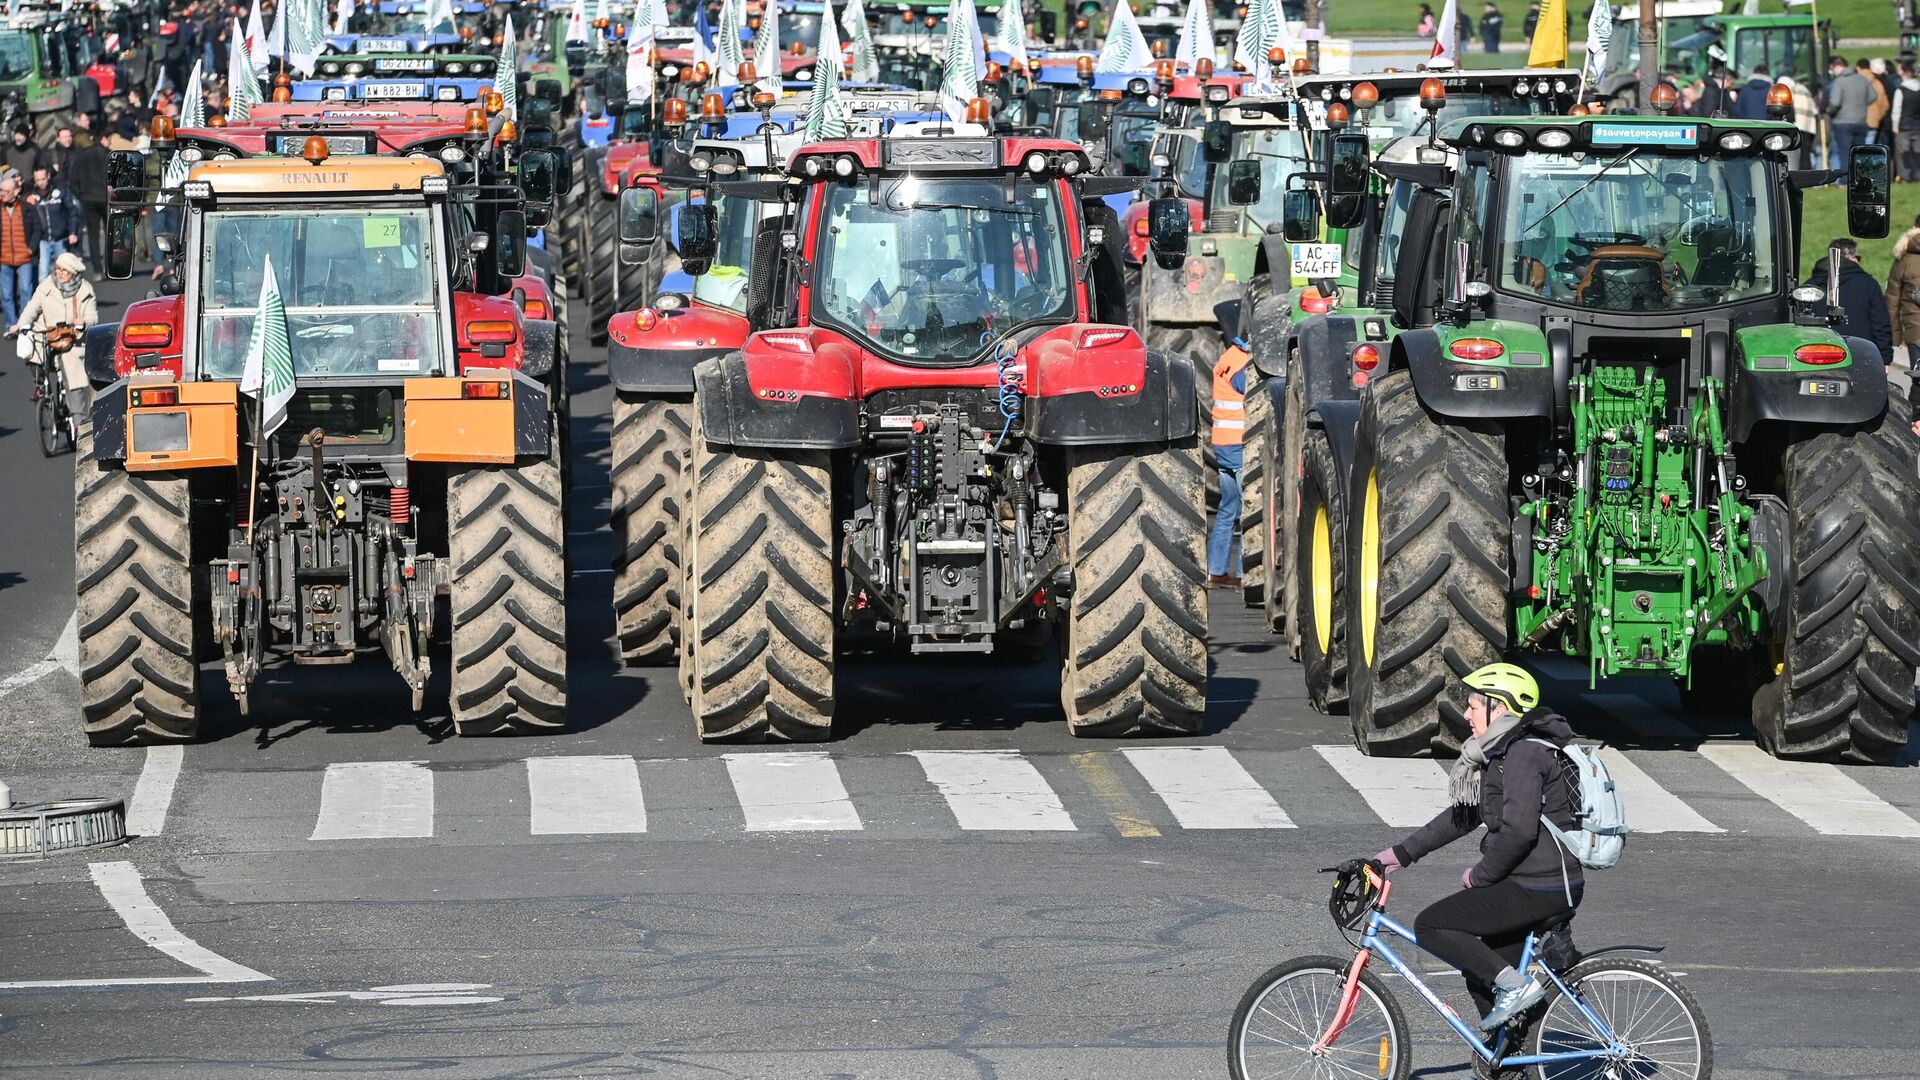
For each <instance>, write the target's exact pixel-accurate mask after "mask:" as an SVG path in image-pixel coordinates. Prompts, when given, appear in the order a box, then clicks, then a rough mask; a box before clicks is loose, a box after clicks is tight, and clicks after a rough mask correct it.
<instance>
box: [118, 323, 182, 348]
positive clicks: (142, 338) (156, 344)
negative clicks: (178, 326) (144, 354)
mask: <svg viewBox="0 0 1920 1080" xmlns="http://www.w3.org/2000/svg"><path fill="white" fill-rule="evenodd" d="M120 343H121V344H122V345H125V346H127V347H128V348H130V349H164V348H166V347H167V346H169V345H171V344H173V326H172V324H171V323H163V322H137V323H128V324H127V325H126V327H125V328H124V329H122V330H121V331H120Z"/></svg>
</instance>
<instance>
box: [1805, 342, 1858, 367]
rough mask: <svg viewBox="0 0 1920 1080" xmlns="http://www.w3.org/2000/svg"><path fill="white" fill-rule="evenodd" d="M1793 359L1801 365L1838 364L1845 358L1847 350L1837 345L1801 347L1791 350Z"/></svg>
mask: <svg viewBox="0 0 1920 1080" xmlns="http://www.w3.org/2000/svg"><path fill="white" fill-rule="evenodd" d="M1793 358H1794V359H1795V360H1798V361H1800V362H1801V363H1803V364H1838V363H1842V362H1844V361H1845V360H1846V358H1847V350H1846V349H1845V348H1844V347H1842V346H1839V345H1802V346H1800V347H1799V348H1797V349H1795V350H1793Z"/></svg>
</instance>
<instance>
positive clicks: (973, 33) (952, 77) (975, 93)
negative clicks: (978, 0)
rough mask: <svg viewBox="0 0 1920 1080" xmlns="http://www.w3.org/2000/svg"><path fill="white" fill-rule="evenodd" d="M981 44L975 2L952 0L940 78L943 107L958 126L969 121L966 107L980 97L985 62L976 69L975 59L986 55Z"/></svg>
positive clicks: (948, 10)
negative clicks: (974, 7) (942, 69)
mask: <svg viewBox="0 0 1920 1080" xmlns="http://www.w3.org/2000/svg"><path fill="white" fill-rule="evenodd" d="M984 52H985V49H984V47H983V46H982V44H981V41H980V20H979V19H977V18H975V17H974V14H973V0H953V3H952V4H951V5H949V6H948V8H947V40H946V45H945V48H944V49H942V50H941V54H940V56H941V62H942V64H943V65H944V71H943V72H942V74H941V76H940V106H941V108H943V109H945V110H946V111H947V117H948V118H949V119H951V120H953V121H954V122H955V123H963V122H965V121H966V118H967V106H968V105H969V104H970V103H971V102H972V101H973V99H974V98H976V97H979V96H980V76H982V75H984V74H985V73H986V62H985V60H984V59H983V60H982V61H981V66H980V67H979V68H975V67H974V63H973V58H974V56H975V55H981V54H984Z"/></svg>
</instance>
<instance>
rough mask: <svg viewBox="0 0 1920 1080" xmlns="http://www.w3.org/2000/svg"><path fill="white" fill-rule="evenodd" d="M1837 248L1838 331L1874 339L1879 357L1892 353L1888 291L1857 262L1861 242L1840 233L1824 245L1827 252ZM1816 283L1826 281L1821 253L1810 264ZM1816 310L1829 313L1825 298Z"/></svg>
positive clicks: (1824, 265)
mask: <svg viewBox="0 0 1920 1080" xmlns="http://www.w3.org/2000/svg"><path fill="white" fill-rule="evenodd" d="M1835 248H1838V249H1839V251H1840V260H1841V261H1840V322H1839V326H1840V330H1841V332H1842V333H1844V334H1846V335H1847V336H1848V337H1857V338H1865V339H1866V340H1868V341H1871V342H1873V344H1874V346H1875V347H1876V348H1878V349H1879V350H1880V356H1881V357H1882V358H1883V359H1885V358H1890V357H1892V356H1893V317H1892V316H1891V315H1890V314H1889V313H1888V311H1887V294H1886V292H1885V290H1884V289H1882V288H1881V285H1880V283H1879V282H1877V281H1875V280H1873V275H1872V274H1869V273H1867V270H1866V268H1865V267H1863V266H1861V265H1860V245H1859V244H1858V243H1856V242H1855V241H1854V240H1853V238H1852V237H1846V236H1843V237H1841V238H1840V239H1838V240H1835V241H1834V242H1833V243H1831V244H1828V245H1827V249H1828V250H1829V251H1831V250H1833V249H1835ZM1812 280H1813V281H1814V282H1815V283H1817V284H1818V283H1824V282H1825V281H1826V280H1827V259H1826V256H1824V255H1823V256H1821V258H1820V261H1818V262H1816V263H1814V264H1813V279H1812ZM1818 310H1819V312H1820V314H1822V315H1826V314H1829V311H1828V309H1827V306H1826V299H1825V297H1824V296H1823V297H1822V298H1821V301H1820V306H1819V309H1818Z"/></svg>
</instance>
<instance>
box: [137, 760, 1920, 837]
mask: <svg viewBox="0 0 1920 1080" xmlns="http://www.w3.org/2000/svg"><path fill="white" fill-rule="evenodd" d="M1601 753H1602V755H1603V756H1604V757H1605V759H1606V760H1607V763H1608V766H1609V768H1610V769H1611V770H1612V773H1613V776H1614V779H1615V780H1616V782H1617V783H1619V785H1620V786H1621V788H1622V790H1623V792H1624V794H1625V797H1626V804H1627V808H1628V815H1629V820H1630V822H1631V824H1632V826H1633V828H1634V831H1635V832H1636V834H1639V835H1643V836H1649V835H1659V834H1694V835H1703V836H1711V835H1721V834H1732V835H1752V836H1801V837H1812V836H1861V837H1897V838H1912V837H1920V820H1917V819H1920V776H1916V775H1915V774H1914V772H1913V770H1905V769H1899V770H1843V769H1841V768H1839V767H1836V766H1831V765H1820V764H1807V763H1791V762H1780V761H1776V760H1774V759H1773V758H1770V757H1768V756H1767V755H1765V754H1764V753H1762V752H1761V751H1760V750H1758V749H1756V748H1754V747H1751V746H1748V745H1745V744H1738V745H1736V744H1732V743H1707V744H1705V745H1703V746H1702V747H1701V748H1700V749H1698V750H1697V751H1693V752H1687V751H1678V750H1620V749H1617V748H1612V747H1608V748H1604V749H1603V750H1602V751H1601ZM316 774H317V775H316ZM180 789H181V793H180V796H179V799H178V802H177V803H176V805H175V807H174V813H173V817H174V819H175V824H174V825H173V826H170V827H169V829H168V832H169V833H170V834H172V835H182V834H191V835H193V836H195V837H196V839H199V838H206V839H210V840H212V841H214V846H215V847H216V848H217V847H220V846H223V845H221V844H220V843H219V841H220V840H221V839H222V838H223V837H224V838H226V839H229V840H232V841H234V842H235V844H236V845H238V844H240V843H242V842H244V843H245V844H246V845H247V846H249V847H252V846H257V845H263V844H264V845H265V846H267V847H271V848H275V849H278V848H296V849H297V848H300V847H304V846H313V845H320V844H333V845H338V844H352V843H357V842H368V841H388V842H395V843H401V842H416V843H417V842H434V843H455V844H459V843H526V842H538V841H542V840H552V839H555V838H575V837H577V838H594V837H598V838H615V839H631V840H635V841H644V840H654V839H664V840H674V839H713V838H725V837H728V836H745V835H757V834H759V835H764V834H773V835H781V834H810V833H837V834H862V835H864V836H867V837H870V838H877V839H928V838H941V837H955V836H964V835H969V834H1003V835H1004V834H1012V835H1030V836H1033V837H1035V838H1039V837H1043V836H1045V835H1049V834H1055V835H1064V834H1081V835H1104V836H1107V837H1118V838H1123V839H1125V838H1143V837H1160V836H1167V835H1173V834H1178V833H1182V832H1194V833H1219V832H1223V831H1229V832H1230V831H1251V832H1262V831H1264V832H1278V831H1286V830H1294V831H1298V830H1315V829H1328V828H1372V829H1377V828H1381V827H1387V828H1392V829H1404V828H1408V827H1412V826H1415V825H1419V824H1422V823H1424V822H1426V821H1427V820H1429V819H1430V818H1431V817H1432V816H1433V815H1434V814H1435V813H1437V812H1439V811H1440V810H1441V809H1442V808H1444V807H1445V805H1446V803H1447V782H1446V766H1445V764H1444V763H1441V762H1436V761H1432V760H1395V759H1381V758H1368V757H1363V756H1362V755H1360V754H1359V753H1358V752H1357V751H1355V750H1354V749H1353V748H1351V747H1349V746H1334V745H1318V746H1310V747H1304V748H1300V749H1293V750H1280V749H1233V748H1228V747H1224V746H1180V745H1145V746H1118V747H1113V748H1111V749H1100V750H1092V751H1081V752H1074V753H1032V752H1025V751H1019V750H918V751H909V752H906V753H899V754H864V755H863V754H850V753H842V752H836V751H829V750H813V749H808V750H795V749H769V750H742V751H739V752H733V753H726V754H721V755H717V756H714V757H695V758H645V757H635V756H632V755H624V754H577V755H568V754H554V755H540V756H531V757H527V758H523V759H518V760H508V761H493V762H485V763H478V764H476V763H466V764H461V765H450V764H440V765H436V764H435V763H431V762H426V761H417V760H410V761H371V762H339V763H333V764H329V765H326V766H325V767H324V768H321V769H317V770H313V771H305V770H295V771H293V772H292V773H285V772H267V773H247V772H218V771H215V772H206V773H196V772H194V771H193V770H191V769H189V770H187V772H186V774H185V775H184V776H182V778H181V780H180ZM302 792H306V793H311V794H312V795H313V796H314V797H315V800H317V801H313V800H308V799H306V798H303V796H302Z"/></svg>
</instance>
